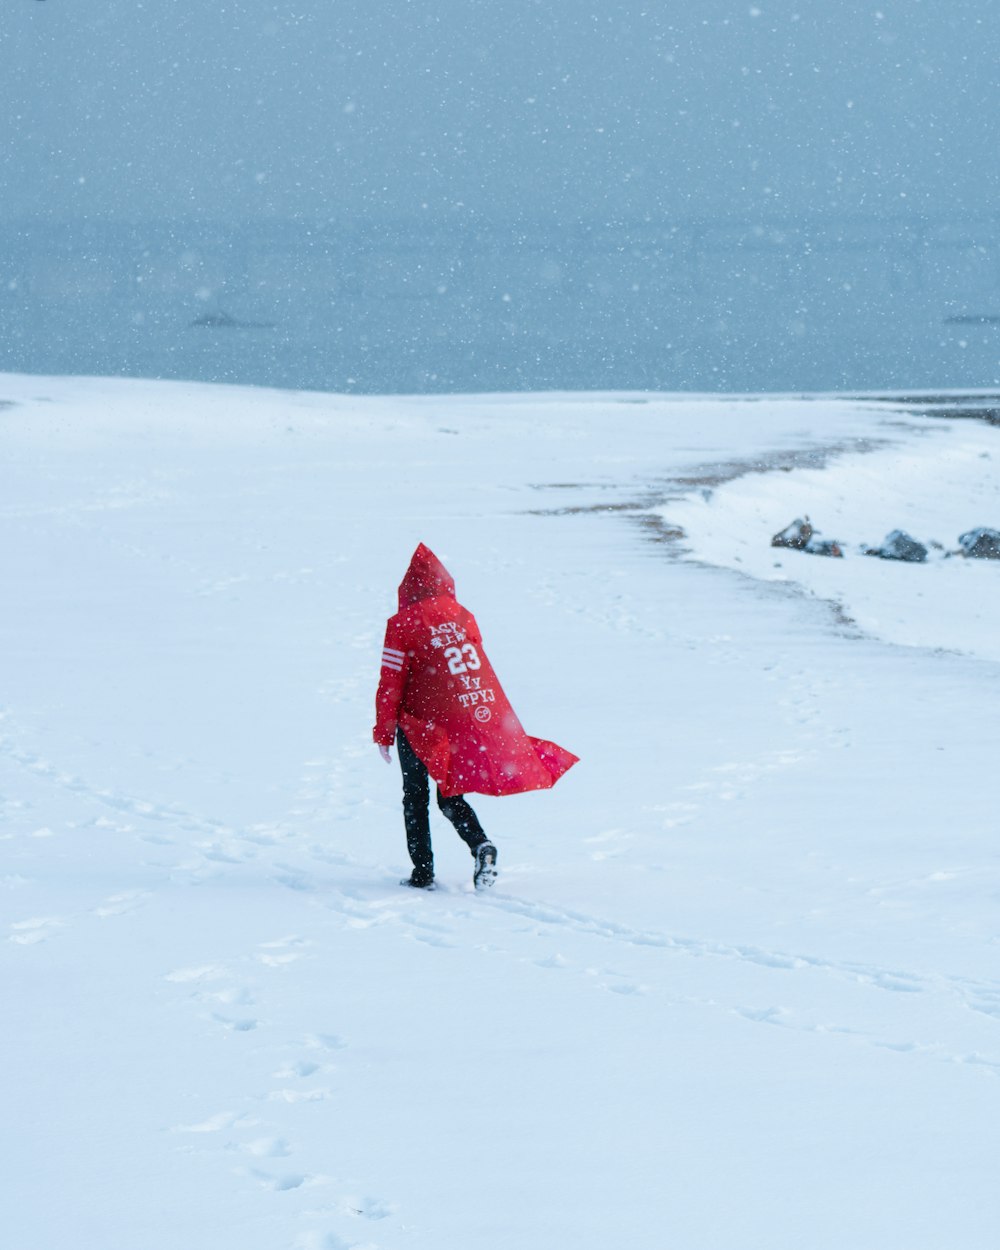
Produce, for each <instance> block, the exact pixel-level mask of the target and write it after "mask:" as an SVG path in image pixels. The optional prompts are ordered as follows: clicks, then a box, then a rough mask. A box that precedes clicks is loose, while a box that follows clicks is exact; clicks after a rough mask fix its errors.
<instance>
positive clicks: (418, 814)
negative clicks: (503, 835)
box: [396, 729, 489, 878]
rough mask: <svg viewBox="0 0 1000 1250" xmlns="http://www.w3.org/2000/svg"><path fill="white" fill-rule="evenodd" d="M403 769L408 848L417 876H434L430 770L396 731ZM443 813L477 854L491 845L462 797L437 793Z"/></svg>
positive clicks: (400, 763) (398, 730)
mask: <svg viewBox="0 0 1000 1250" xmlns="http://www.w3.org/2000/svg"><path fill="white" fill-rule="evenodd" d="M396 747H397V749H398V750H399V766H400V768H401V769H402V770H403V821H404V822H405V824H406V849H407V850H408V851H409V852H410V859H411V860H412V861H413V870H414V873H415V874H416V875H417V876H420V877H427V878H431V877H433V876H434V852H433V851H432V850H431V825H430V810H429V809H430V778H429V776H428V775H427V768H426V766H425V765H424V763H423V761H422V760H421V759H419V757H418V756H417V753H416V752H415V751H414V749H413V747H411V746H410V743H409V741H408V739H407V737H406V735H405V734H404V733H403V731H402V730H401V729H397V731H396ZM437 804H438V807H439V808H440V809H441V812H442V814H443V815H444V816H446V817H447V819H448V820H450V821H451V823H452V824H453V825H454V826H455V831H456V833H457V834H458V836H459V837H460V838H461V839H462V841H463V842H464V843H465V845H466V846H467V847H468V848H469V850H470V851H471V852H472V854H473V855H475V853H476V849H477V847H480V846H482V844H483V843H484V842H488V841H489V838H487V836H486V834H485V833H483V827H482V825H481V824H480V823H479V820H478V818H477V816H476V813H475V812H474V811H473V810H472V808H471V807H470V806H469V805H468V803H466V801H465V799H464V798H463V797H462V795H460V794H455V795H452V797H451V798H446V797H445V796H444V795H443V794H442V793H441V791H440V790H438V792H437Z"/></svg>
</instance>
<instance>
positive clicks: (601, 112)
mask: <svg viewBox="0 0 1000 1250" xmlns="http://www.w3.org/2000/svg"><path fill="white" fill-rule="evenodd" d="M998 83H1000V3H998V0H872V2H871V3H859V2H857V0H749V2H746V0H683V2H681V0H289V2H288V3H282V4H275V3H273V2H272V0H215V3H211V2H210V0H2V12H0V127H2V130H3V134H2V146H0V218H3V219H8V220H9V219H18V218H38V217H49V218H51V219H53V220H66V219H74V218H81V217H113V218H115V219H118V220H142V219H146V218H165V217H204V218H214V219H219V220H223V221H234V220H246V219H255V218H269V217H277V218H294V219H298V220H304V221H326V220H329V219H331V218H334V219H338V218H350V217H352V216H356V215H358V214H364V215H366V216H369V217H370V216H407V217H409V216H416V215H420V214H428V215H432V216H434V217H445V218H448V219H453V218H456V217H459V218H465V217H469V216H478V217H480V218H487V219H491V218H492V219H497V218H499V219H504V218H510V217H516V216H521V215H525V216H535V215H555V216H558V217H559V218H561V219H564V220H574V219H578V218H592V217H604V216H607V217H618V216H627V217H635V216H642V215H645V214H653V215H667V216H683V217H691V216H702V215H717V214H722V215H726V216H730V215H732V216H745V215H748V214H756V213H765V212H766V213H784V212H789V213H800V212H803V211H820V212H828V211H844V212H864V213H875V214H893V215H894V214H897V213H900V212H902V213H911V212H922V211H932V212H936V211H943V212H987V211H995V210H1000V197H998V190H1000V157H998V153H1000V141H998V140H1000V135H998V118H1000V91H998Z"/></svg>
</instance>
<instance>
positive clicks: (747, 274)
mask: <svg viewBox="0 0 1000 1250" xmlns="http://www.w3.org/2000/svg"><path fill="white" fill-rule="evenodd" d="M824 229H825V227H824ZM991 229H993V227H992V226H990V227H989V228H988V229H987V230H986V233H985V234H981V235H980V236H976V235H975V234H974V233H970V232H968V231H967V232H966V235H964V236H961V237H956V239H955V240H951V236H950V235H946V234H945V233H943V230H944V228H943V227H941V228H939V229H938V233H937V234H936V235H935V236H933V237H932V238H931V240H930V242H929V243H928V242H927V241H926V240H925V244H924V246H923V248H922V250H921V251H920V252H919V253H914V249H913V245H912V239H911V238H910V237H909V236H905V237H902V238H900V237H899V236H898V235H897V234H892V233H890V234H889V235H885V234H884V233H883V234H882V235H878V236H872V237H870V238H868V237H864V238H862V237H861V236H860V235H859V236H858V238H857V239H854V240H853V241H851V240H848V243H846V244H845V241H844V234H843V231H841V233H840V234H838V235H829V234H828V235H827V236H824V237H828V239H830V240H832V243H829V245H828V246H826V248H825V250H824V248H823V247H821V246H818V245H817V239H815V238H809V237H805V236H804V235H803V233H802V231H798V232H797V233H791V232H788V233H785V234H782V235H780V236H773V237H771V239H770V242H769V244H768V246H766V247H761V246H758V245H757V243H758V241H759V237H760V235H759V232H757V233H754V232H753V231H752V230H749V229H746V228H742V229H741V231H739V232H736V233H734V232H733V230H732V228H729V227H727V228H726V230H723V229H721V228H719V229H717V230H716V231H715V233H714V234H713V233H712V232H711V231H709V232H708V233H707V234H706V233H702V234H701V235H698V236H697V241H696V242H692V240H693V239H695V236H694V235H693V234H692V233H691V232H689V233H688V234H687V235H682V234H678V233H674V234H669V233H667V234H663V233H661V235H660V236H658V237H657V238H653V239H652V240H650V239H648V238H647V239H641V240H640V239H637V238H636V235H635V232H634V231H631V232H629V231H619V232H617V233H616V232H614V231H608V232H605V233H604V235H602V236H601V238H600V239H594V238H588V239H586V240H584V242H583V243H581V241H580V238H579V237H577V238H576V239H575V240H574V241H572V245H570V244H567V243H566V241H565V240H564V239H563V238H561V236H559V234H558V233H557V232H552V231H551V230H549V231H547V232H536V233H535V234H534V235H532V236H530V237H529V236H523V235H522V236H514V235H510V234H507V235H502V236H499V237H496V238H492V239H491V240H487V241H486V242H485V243H484V242H482V241H480V244H479V246H477V247H472V248H469V247H465V248H464V249H463V248H461V247H459V246H458V245H457V244H456V243H455V241H453V240H449V239H448V238H446V237H428V236H427V235H426V234H414V235H413V236H412V237H411V236H407V234H406V233H405V231H399V230H396V231H395V232H393V233H391V234H389V235H386V234H384V233H382V234H378V233H373V234H371V235H369V236H359V235H357V234H355V235H354V236H353V237H352V239H351V246H350V248H348V247H346V245H343V244H342V241H341V240H340V238H339V236H338V237H337V238H336V239H334V240H333V242H331V241H330V240H329V239H327V240H325V241H323V242H322V244H317V243H316V242H315V241H310V240H309V238H308V237H307V236H305V235H304V234H303V232H302V231H301V230H289V231H288V232H286V233H282V232H281V230H280V229H277V230H271V231H270V232H269V233H268V234H267V235H266V237H262V236H260V235H259V234H255V235H234V234H233V233H232V232H228V233H227V232H216V233H215V234H212V235H206V234H205V233H204V232H202V233H200V234H199V233H197V232H191V231H188V232H187V233H185V231H184V229H183V228H181V227H163V228H161V229H160V231H159V233H154V234H148V235H147V234H143V233H142V232H137V231H134V230H133V231H130V232H124V231H120V232H118V233H116V232H115V231H114V230H110V231H106V232H105V233H104V234H102V235H101V236H100V237H97V238H95V237H94V236H93V234H80V233H75V234H74V232H73V231H72V230H69V231H64V232H63V233H62V234H60V235H58V236H54V235H53V234H52V233H51V232H49V233H48V234H41V233H34V234H33V233H32V232H31V231H30V230H24V229H22V230H21V231H19V232H8V235H7V237H6V240H4V236H3V235H2V234H0V242H4V241H5V243H6V246H5V247H4V249H3V254H2V255H3V266H4V268H3V270H2V271H0V370H3V371H13V372H27V373H56V374H101V375H129V376H140V377H156V378H176V379H194V380H201V381H210V382H233V383H244V384H253V385H260V386H272V387H282V388H284V387H288V388H306V389H316V390H330V391H356V392H365V393H379V392H385V393H413V392H418V393H419V392H422V393H429V392H430V393H432V392H474V391H508V390H552V389H556V390H589V389H614V390H629V389H654V390H667V391H675V390H681V391H685V390H693V391H720V390H722V391H802V390H813V391H815V390H820V391H828V390H872V389H897V388H917V387H919V388H938V387H941V388H944V387H948V388H971V387H986V388H989V387H996V386H998V385H1000V322H998V321H996V320H990V318H991V317H997V316H998V315H1000V268H998V266H997V264H996V262H995V261H994V260H993V259H992V256H993V254H994V253H993V252H992V251H990V250H989V249H987V248H986V246H985V244H984V243H983V242H982V240H983V239H985V240H986V242H990V240H991V239H992V236H991V235H990V234H989V230H991ZM772 233H773V232H772ZM950 240H951V241H950ZM822 241H823V240H822V239H820V240H818V242H819V243H822ZM932 244H933V246H932ZM991 246H992V244H991ZM915 257H916V259H915Z"/></svg>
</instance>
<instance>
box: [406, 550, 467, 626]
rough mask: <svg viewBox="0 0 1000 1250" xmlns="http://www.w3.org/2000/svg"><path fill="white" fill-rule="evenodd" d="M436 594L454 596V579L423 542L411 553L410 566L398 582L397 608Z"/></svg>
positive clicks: (452, 597)
mask: <svg viewBox="0 0 1000 1250" xmlns="http://www.w3.org/2000/svg"><path fill="white" fill-rule="evenodd" d="M437 595H447V596H448V597H449V598H451V599H454V597H455V579H454V578H453V577H452V575H451V574H450V573H449V572H448V570H447V569H446V568H445V567H444V565H443V564H442V563H441V561H440V560H439V559H438V558H437V556H436V555H435V554H434V552H433V551H431V549H430V548H429V547H425V546H424V544H423V543H421V544H420V546H419V547H418V548H417V549H416V551H415V552H414V553H413V558H412V559H411V560H410V567H409V568H408V569H407V570H406V575H405V577H404V578H403V580H402V581H401V582H400V583H399V608H400V611H402V610H403V608H408V607H410V605H411V604H414V603H419V602H420V600H421V599H433V598H434V597H435V596H437Z"/></svg>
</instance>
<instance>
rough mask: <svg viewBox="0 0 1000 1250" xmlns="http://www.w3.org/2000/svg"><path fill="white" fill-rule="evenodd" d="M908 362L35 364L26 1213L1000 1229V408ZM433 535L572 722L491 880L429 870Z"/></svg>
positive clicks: (13, 1206)
mask: <svg viewBox="0 0 1000 1250" xmlns="http://www.w3.org/2000/svg"><path fill="white" fill-rule="evenodd" d="M934 407H935V411H939V410H940V409H941V405H940V404H937V405H935V406H934ZM920 409H921V405H920V403H919V402H916V401H913V402H906V403H904V402H902V401H900V402H898V403H897V402H893V401H891V400H890V399H889V398H887V397H883V398H879V399H864V398H858V399H849V398H838V397H835V396H817V397H793V396H775V397H762V398H758V397H754V399H753V401H752V402H751V401H750V399H749V398H747V397H739V396H733V397H722V396H715V397H713V396H688V397H681V396H660V395H653V394H638V393H637V394H628V393H615V394H586V395H583V394H565V395H563V394H544V395H530V394H524V395H483V396H449V397H446V398H441V397H433V396H422V397H413V398H399V397H393V398H373V397H357V396H350V397H343V396H336V395H324V394H319V393H307V392H291V391H289V392H280V391H269V390H263V389H251V388H239V387H212V386H209V385H201V384H193V383H166V382H144V381H134V380H121V379H119V380H100V379H92V378H55V377H31V376H26V375H12V374H11V375H0V522H2V526H3V542H2V544H0V562H2V575H3V585H4V605H5V610H4V612H3V614H2V616H0V843H2V846H0V909H2V911H0V938H2V940H0V961H2V962H0V967H2V978H3V985H4V987H5V1001H6V1004H7V1009H6V1011H5V1023H4V1027H3V1028H2V1029H0V1059H2V1061H3V1063H4V1067H5V1070H6V1072H7V1073H8V1092H7V1096H6V1099H5V1116H4V1121H5V1123H6V1125H7V1126H8V1133H7V1143H6V1149H5V1151H4V1160H3V1168H2V1172H0V1192H2V1193H3V1204H2V1208H3V1211H4V1223H5V1230H6V1232H5V1238H4V1240H5V1243H6V1244H9V1245H10V1246H11V1247H12V1250H53V1247H57V1246H62V1245H68V1244H73V1245H76V1246H81V1247H84V1248H85V1250H90V1248H93V1250H137V1248H139V1247H141V1248H142V1250H177V1248H179V1247H184V1250H219V1247H223V1246H238V1247H240V1250H375V1248H377V1250H402V1248H412V1250H470V1248H474V1250H501V1248H503V1250H513V1248H515V1247H516V1250H552V1248H553V1247H564V1246H565V1247H574V1250H606V1248H609V1247H622V1246H627V1247H637V1248H638V1247H650V1248H652V1247H662V1246H669V1247H677V1250H765V1248H766V1250H793V1248H794V1250H800V1248H802V1247H808V1250H885V1248H886V1247H905V1248H906V1250H944V1248H945V1247H949V1248H950V1247H962V1248H963V1250H992V1248H993V1247H994V1246H995V1245H996V1238H997V1227H998V1223H1000V1201H998V1199H997V1196H996V1184H995V1175H996V1162H995V1161H996V1158H997V1157H998V1154H1000V1084H998V1077H1000V971H998V966H997V962H998V954H1000V939H998V929H997V901H998V898H1000V858H998V850H997V836H996V798H995V794H994V788H995V772H994V769H995V754H996V724H997V710H996V709H997V706H998V696H1000V667H998V661H1000V643H998V642H997V635H996V626H995V623H996V621H997V620H998V619H1000V565H998V564H997V563H996V562H993V561H972V560H964V559H962V558H961V557H956V556H953V555H951V556H946V552H947V551H949V550H952V549H954V547H955V545H956V540H957V536H958V534H959V533H961V532H963V531H964V530H969V529H971V528H973V527H974V526H977V525H993V526H998V527H1000V496H998V486H1000V429H997V428H996V427H994V426H991V425H989V424H987V423H985V422H981V421H973V420H949V419H947V418H946V417H944V416H941V415H926V414H925V413H923V412H921V411H920ZM803 514H808V515H809V516H810V517H811V519H812V521H813V523H814V524H815V525H816V526H817V527H818V528H819V529H820V530H822V532H823V535H824V536H827V537H830V538H837V539H839V540H841V541H842V542H843V544H844V546H845V550H846V554H845V557H844V558H843V559H842V560H827V559H821V558H818V557H812V556H808V555H805V554H803V553H801V552H794V551H778V550H775V549H773V548H771V546H770V538H771V535H772V534H773V533H775V532H776V531H777V530H779V529H781V528H782V527H783V526H784V525H786V524H787V523H788V522H789V521H791V520H792V519H793V518H794V517H795V516H800V515H803ZM897 527H899V528H903V529H906V530H908V531H909V532H911V533H913V534H914V535H915V536H916V537H918V538H919V539H921V541H924V542H931V541H934V542H939V543H940V544H941V548H940V549H939V548H936V547H935V548H933V549H932V558H931V559H930V560H929V561H928V562H927V563H926V564H925V565H919V566H917V565H912V566H911V565H901V564H893V563H889V562H885V561H881V560H876V559H872V558H870V557H866V556H864V555H862V554H861V553H860V549H861V548H862V546H863V545H865V544H869V543H878V542H879V541H881V539H882V538H883V537H884V535H885V534H886V533H887V532H888V531H890V530H892V529H893V528H897ZM420 541H423V542H426V543H427V544H428V545H429V546H430V547H432V548H433V549H434V550H435V551H436V552H437V553H438V554H439V555H440V556H441V557H442V559H444V560H445V561H446V563H447V564H448V567H449V569H450V570H451V572H452V573H453V574H454V575H455V578H456V581H457V588H458V597H459V599H460V600H461V601H462V602H464V603H466V604H467V605H468V606H469V607H470V608H471V609H472V610H473V611H474V612H475V614H476V617H477V619H478V621H479V624H480V626H481V627H482V629H483V631H484V637H485V640H486V645H487V646H488V648H489V654H490V657H491V659H492V661H493V663H494V664H495V666H496V668H497V670H498V672H499V673H500V674H501V675H502V679H503V683H504V687H505V689H506V690H507V692H508V694H509V695H510V697H511V700H512V702H513V704H514V706H515V707H516V708H517V710H518V712H519V714H520V716H521V718H522V720H523V722H524V724H525V727H526V729H527V730H528V731H529V732H530V733H532V734H536V735H539V736H541V737H545V738H551V739H553V740H555V741H557V742H560V743H562V744H564V745H565V746H566V747H567V748H569V749H570V750H572V751H574V752H575V753H576V754H578V755H579V756H580V757H581V762H580V764H579V765H577V766H576V767H575V768H574V769H573V770H572V772H570V773H569V774H568V775H567V776H566V777H565V778H564V779H563V780H562V781H560V783H559V784H558V786H556V788H555V789H554V790H552V791H550V792H546V793H539V794H529V795H522V796H517V797H514V798H508V799H502V800H500V799H477V800H476V801H475V806H476V809H477V811H479V813H480V816H481V818H482V820H483V823H484V825H485V827H486V829H487V832H488V833H489V834H490V835H491V836H492V837H493V839H494V840H495V841H496V843H497V845H498V847H499V852H500V863H499V867H500V878H499V881H498V883H497V885H496V887H495V889H494V890H493V891H492V892H491V893H490V894H488V895H479V894H475V893H474V892H473V890H472V886H471V861H470V859H469V856H468V853H467V851H466V850H465V848H464V847H463V846H462V844H461V843H460V842H459V840H458V838H457V837H455V835H454V834H453V832H452V831H451V829H450V828H449V827H447V826H446V825H445V824H444V822H443V821H440V819H439V818H438V817H437V815H436V813H435V816H434V821H435V823H434V840H435V851H436V854H437V862H438V876H439V881H440V888H439V889H438V891H437V892H435V893H433V894H427V895H425V894H416V893H415V892H412V891H406V890H402V889H400V887H399V885H398V882H399V879H400V877H401V876H402V875H404V873H405V872H406V871H408V867H409V865H408V863H407V860H406V851H405V845H404V840H403V832H402V821H401V815H400V810H399V774H398V769H397V767H396V765H395V762H394V763H393V766H392V768H391V769H388V768H386V767H385V765H384V764H383V763H382V761H381V760H380V759H379V758H378V755H377V753H376V750H375V748H374V746H373V744H372V742H371V725H372V721H373V714H374V709H373V696H374V690H375V684H376V681H377V677H378V665H379V655H380V648H381V644H382V630H383V626H384V622H385V618H386V617H387V616H388V615H389V614H390V613H391V612H392V611H393V610H394V608H395V589H396V586H397V584H398V582H399V580H400V577H401V576H402V574H403V571H404V569H405V568H406V564H407V561H408V560H409V557H410V554H411V553H412V551H413V549H414V547H415V546H416V544H417V543H418V542H420ZM515 605H516V606H515Z"/></svg>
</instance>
